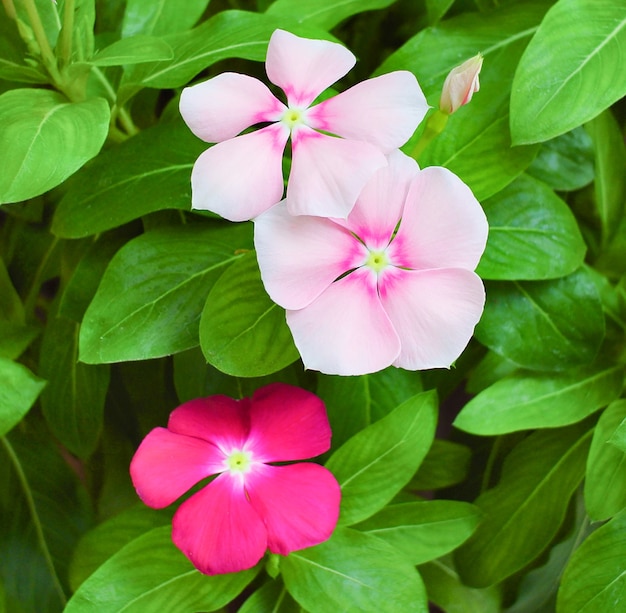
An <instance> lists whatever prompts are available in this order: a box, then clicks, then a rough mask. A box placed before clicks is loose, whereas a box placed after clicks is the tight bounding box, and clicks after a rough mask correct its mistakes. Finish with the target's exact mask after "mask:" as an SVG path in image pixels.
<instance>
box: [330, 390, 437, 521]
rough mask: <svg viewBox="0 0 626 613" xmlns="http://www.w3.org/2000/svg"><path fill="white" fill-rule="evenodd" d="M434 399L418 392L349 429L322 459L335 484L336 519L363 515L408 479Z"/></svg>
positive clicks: (420, 453) (424, 443)
mask: <svg viewBox="0 0 626 613" xmlns="http://www.w3.org/2000/svg"><path fill="white" fill-rule="evenodd" d="M436 409H437V399H436V396H435V394H434V393H433V392H424V393H422V394H418V395H417V396H414V397H413V398H410V399H409V400H407V401H405V402H403V403H402V404H401V405H400V406H399V407H397V408H396V409H394V410H393V411H392V412H391V413H389V415H387V416H386V417H383V418H382V419H380V420H379V421H377V422H376V423H374V424H372V425H371V426H369V427H367V428H365V429H364V430H362V431H361V432H359V433H358V434H355V435H354V436H353V437H352V438H351V439H350V440H349V441H348V442H346V443H345V444H344V445H342V446H341V447H340V448H339V449H338V450H337V451H335V453H333V455H332V456H331V457H330V459H329V460H328V462H327V463H326V467H327V468H328V469H329V470H330V471H331V472H332V473H333V474H334V475H335V477H336V478H337V481H338V482H339V485H340V486H341V514H340V517H339V522H340V523H341V524H344V525H350V524H353V523H356V522H358V521H362V520H364V519H367V518H368V517H370V516H371V515H373V514H374V513H376V511H378V510H380V509H381V508H382V507H383V506H385V504H387V503H388V502H389V501H390V500H391V499H392V498H393V497H394V496H395V495H396V494H397V493H398V491H399V490H400V489H401V488H402V487H403V486H404V485H406V483H407V482H408V481H409V480H410V479H411V477H412V476H413V474H414V473H415V471H416V470H417V468H418V466H419V465H420V463H421V461H422V460H423V459H424V456H425V455H426V452H427V451H428V448H429V447H430V446H431V444H432V441H433V438H434V435H435V425H436V421H437V417H436Z"/></svg>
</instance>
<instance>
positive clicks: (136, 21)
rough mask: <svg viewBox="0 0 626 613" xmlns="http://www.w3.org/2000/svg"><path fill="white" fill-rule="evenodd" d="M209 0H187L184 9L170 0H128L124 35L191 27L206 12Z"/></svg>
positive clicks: (124, 20) (181, 29)
mask: <svg viewBox="0 0 626 613" xmlns="http://www.w3.org/2000/svg"><path fill="white" fill-rule="evenodd" d="M208 4H209V0H186V2H185V8H184V10H181V7H180V4H178V3H177V2H171V1H170V0H157V1H156V2H155V0H128V1H127V2H126V10H125V12H124V19H123V21H122V36H124V37H127V36H134V35H135V34H153V35H159V34H172V33H173V32H181V31H183V30H187V29H189V28H191V27H192V26H193V25H194V24H195V23H196V21H198V19H200V17H201V16H202V13H204V10H205V9H206V7H207V6H208Z"/></svg>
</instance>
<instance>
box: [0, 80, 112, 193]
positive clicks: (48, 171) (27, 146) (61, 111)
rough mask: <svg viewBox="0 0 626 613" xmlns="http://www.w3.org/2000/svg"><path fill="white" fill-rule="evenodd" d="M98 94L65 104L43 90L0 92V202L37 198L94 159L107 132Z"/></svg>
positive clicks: (105, 111)
mask: <svg viewBox="0 0 626 613" xmlns="http://www.w3.org/2000/svg"><path fill="white" fill-rule="evenodd" d="M109 115H110V112H109V106H108V104H107V103H106V101H105V100H104V99H102V98H92V99H89V100H86V101H85V102H68V101H67V99H66V98H65V97H64V96H62V95H61V94H58V93H56V92H53V91H50V90H46V89H14V90H11V91H8V92H6V93H4V94H2V95H1V96H0V151H5V152H6V151H10V152H11V155H9V156H7V155H5V156H4V158H3V169H2V174H0V204H3V203H5V202H18V201H20V200H26V199H27V198H32V197H34V196H38V195H39V194H42V193H44V192H46V191H48V190H49V189H52V188H53V187H56V186H57V185H59V183H62V182H63V181H64V180H65V179H67V177H69V176H70V175H71V174H73V173H74V172H76V171H77V170H78V169H79V168H80V167H81V166H82V165H83V164H84V163H85V162H87V161H88V160H90V159H91V158H92V157H94V156H95V155H96V154H97V153H98V151H100V148H101V147H102V144H103V143H104V139H105V138H106V136H107V133H108V130H109Z"/></svg>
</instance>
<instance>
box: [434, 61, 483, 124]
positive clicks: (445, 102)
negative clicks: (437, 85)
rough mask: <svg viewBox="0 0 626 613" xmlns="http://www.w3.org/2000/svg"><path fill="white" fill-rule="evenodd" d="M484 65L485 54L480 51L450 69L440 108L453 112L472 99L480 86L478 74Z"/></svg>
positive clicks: (442, 91)
mask: <svg viewBox="0 0 626 613" xmlns="http://www.w3.org/2000/svg"><path fill="white" fill-rule="evenodd" d="M482 66H483V56H482V55H481V54H480V53H479V54H478V55H475V56H474V57H473V58H470V59H469V60H467V61H466V62H463V63H462V64H461V65H460V66H457V67H456V68H453V69H452V70H451V71H450V74H449V75H448V76H447V77H446V80H445V82H444V84H443V89H442V90H441V100H440V101H439V108H440V109H441V110H442V111H443V112H444V113H448V114H452V113H454V111H456V110H457V109H459V108H460V107H462V106H463V105H464V104H467V103H468V102H469V101H470V100H471V99H472V96H473V95H474V92H477V91H478V90H479V88H480V83H479V82H478V75H479V74H480V69H481V68H482Z"/></svg>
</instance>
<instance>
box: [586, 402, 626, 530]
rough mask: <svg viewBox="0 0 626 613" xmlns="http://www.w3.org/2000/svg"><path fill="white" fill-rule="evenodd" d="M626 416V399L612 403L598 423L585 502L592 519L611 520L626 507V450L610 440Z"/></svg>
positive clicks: (588, 473) (588, 469) (587, 477)
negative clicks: (610, 442)
mask: <svg viewBox="0 0 626 613" xmlns="http://www.w3.org/2000/svg"><path fill="white" fill-rule="evenodd" d="M625 419H626V400H617V401H615V402H614V403H612V404H611V405H610V406H609V407H608V408H607V409H606V411H604V413H602V415H601V416H600V420H599V421H598V425H597V426H596V429H595V432H594V435H593V440H592V441H591V449H590V450H589V458H588V460H587V474H586V478H585V504H586V506H587V512H588V513H589V517H590V518H591V519H592V520H595V521H600V520H604V519H608V518H609V517H612V516H613V515H616V514H617V513H619V512H620V511H621V510H622V509H623V508H626V453H625V452H624V451H622V450H621V449H618V448H617V447H615V446H614V445H611V444H609V440H610V439H611V437H612V436H613V434H614V433H615V430H616V429H617V428H618V427H619V425H620V424H621V423H622V422H623V421H624V420H625Z"/></svg>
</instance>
